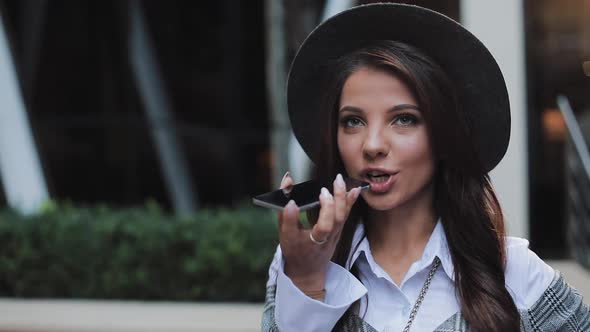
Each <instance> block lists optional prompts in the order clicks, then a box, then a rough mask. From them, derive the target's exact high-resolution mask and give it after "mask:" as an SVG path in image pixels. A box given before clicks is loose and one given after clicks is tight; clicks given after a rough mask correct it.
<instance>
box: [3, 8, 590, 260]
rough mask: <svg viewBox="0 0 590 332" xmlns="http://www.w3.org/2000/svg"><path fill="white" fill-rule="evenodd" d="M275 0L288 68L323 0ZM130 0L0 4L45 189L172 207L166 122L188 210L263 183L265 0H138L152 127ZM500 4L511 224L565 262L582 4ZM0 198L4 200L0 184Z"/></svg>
mask: <svg viewBox="0 0 590 332" xmlns="http://www.w3.org/2000/svg"><path fill="white" fill-rule="evenodd" d="M276 1H281V3H282V5H283V10H284V21H283V24H284V38H285V44H284V47H285V57H286V59H285V63H286V64H288V63H289V62H290V60H291V59H292V57H293V56H294V54H295V51H296V50H297V47H298V45H299V44H300V43H301V42H302V41H303V39H304V38H305V36H306V35H307V33H309V31H310V30H311V29H312V28H313V27H314V26H315V25H316V24H317V23H319V21H320V19H321V16H322V13H323V10H324V8H325V6H326V4H327V1H326V0H317V1H314V0H303V1H302V0H276ZM370 2H374V1H356V3H357V4H364V3H370ZM399 2H405V3H412V4H417V5H421V6H424V7H428V8H431V9H434V10H437V11H439V12H442V13H444V14H446V15H448V16H450V17H452V18H454V19H456V20H459V21H465V20H466V15H478V14H470V13H472V12H471V11H468V10H467V7H468V6H473V3H475V2H470V1H467V0H461V1H460V0H444V1H443V0H420V1H418V0H416V1H399ZM129 3H130V2H127V1H116V0H105V1H99V2H96V1H74V0H60V1H58V0H41V1H35V0H25V1H18V0H0V14H1V15H2V18H3V21H4V25H5V28H6V31H7V35H8V37H9V41H10V47H11V51H12V55H13V59H14V64H15V67H16V71H17V73H18V78H19V84H20V91H21V92H22V97H23V100H24V103H25V105H26V110H27V113H28V116H29V121H30V126H31V128H32V132H33V135H34V141H35V144H36V146H37V149H38V152H39V158H40V161H41V165H42V169H43V174H44V176H45V180H46V182H47V186H48V190H49V193H50V196H51V197H52V198H54V199H56V200H71V201H73V202H75V203H78V204H95V203H107V204H110V205H114V206H129V205H137V204H142V203H144V202H145V201H146V200H147V199H150V198H151V199H154V200H156V201H157V202H159V203H161V204H162V205H163V206H164V207H166V208H169V209H172V206H173V202H172V198H171V196H170V192H169V191H168V190H167V188H166V186H167V183H166V179H165V176H164V174H163V170H162V164H161V163H160V161H159V160H158V158H159V157H158V153H159V152H158V149H157V148H156V146H155V142H154V136H153V132H154V131H159V130H164V131H165V130H172V131H173V133H174V135H175V137H176V138H177V142H178V146H179V147H180V151H181V153H182V155H183V158H184V160H185V161H186V165H187V169H188V176H187V178H186V179H185V181H188V182H190V184H191V186H192V187H193V188H194V190H195V192H197V193H198V195H197V196H196V197H198V198H197V199H198V201H199V203H200V204H199V205H200V206H215V205H234V206H235V205H237V204H239V203H240V202H242V201H249V197H251V196H252V195H254V194H256V193H260V192H264V191H267V190H270V189H271V188H272V181H273V180H272V179H271V174H272V171H273V167H274V166H275V163H276V160H277V158H278V157H277V156H276V155H274V154H273V152H272V149H271V142H270V131H271V129H272V127H273V124H272V123H271V121H270V120H269V119H270V118H271V110H270V106H269V98H268V97H269V96H268V87H267V85H268V84H267V83H268V82H267V79H268V77H267V75H266V73H265V70H266V69H265V68H266V62H267V61H268V59H267V58H266V57H267V54H268V53H267V49H268V47H270V46H269V45H268V42H267V39H266V37H265V36H266V29H267V24H268V21H267V20H265V11H266V10H267V8H268V1H266V2H265V1H263V0H257V1H244V0H238V1H233V0H222V1H166V2H164V1H155V0H144V1H140V2H139V3H140V5H141V9H142V12H143V15H144V17H145V22H146V26H147V33H148V35H149V36H150V38H151V41H152V44H153V51H154V54H153V56H154V58H155V59H156V62H157V66H158V68H159V70H160V74H161V77H160V78H161V81H162V84H161V86H162V90H164V93H165V95H166V96H167V100H169V104H168V108H169V109H168V111H169V113H170V117H168V118H166V119H164V120H163V121H159V122H158V125H157V126H156V127H157V128H154V125H153V124H151V123H150V121H149V119H148V117H147V115H146V112H145V111H144V109H145V107H146V105H145V103H146V101H145V99H144V98H142V94H141V91H140V90H139V89H140V87H139V85H138V82H137V79H136V78H135V76H134V73H133V67H132V63H131V62H132V60H131V59H130V56H129V54H130V52H131V50H130V48H131V47H132V45H131V41H130V39H129V36H130V27H131V24H132V22H131V17H132V13H131V11H132V10H133V9H132V8H131V7H130V5H129ZM499 3H502V2H499ZM505 3H506V8H502V7H500V8H499V9H500V11H499V12H502V9H505V11H504V12H506V11H509V13H513V10H514V9H513V7H508V4H510V6H515V5H516V6H518V8H519V10H521V12H520V11H519V12H517V13H516V15H517V17H516V19H515V20H513V22H514V23H515V24H516V25H517V26H520V28H521V31H520V32H519V33H522V35H523V40H522V41H521V42H520V48H521V49H522V59H520V60H522V66H524V68H522V66H520V67H519V68H518V69H519V70H522V73H523V77H522V79H523V84H522V89H523V91H522V98H523V105H524V110H523V111H524V115H523V121H524V122H523V124H522V128H520V127H519V128H518V129H519V130H522V132H520V133H517V134H522V135H523V137H524V143H523V145H522V146H523V147H524V151H526V152H525V153H524V154H521V157H522V158H521V159H522V160H521V159H518V160H519V161H517V162H516V163H517V164H518V165H519V166H521V167H523V169H524V171H525V173H524V174H525V175H524V176H526V181H523V182H522V183H523V186H524V187H523V190H524V195H525V196H526V197H525V198H524V199H523V200H522V203H518V204H520V205H521V206H520V207H519V208H520V209H522V211H524V212H523V214H522V215H524V216H525V217H522V218H521V219H526V220H524V221H522V224H523V225H524V226H523V227H525V235H528V237H529V238H530V239H531V245H532V247H533V248H534V249H535V250H536V251H537V252H539V253H540V254H541V255H542V256H545V257H555V258H558V257H563V256H565V255H567V254H568V250H569V249H568V245H567V242H568V240H567V213H566V211H567V209H566V207H567V197H568V196H567V189H566V174H567V169H566V167H565V165H566V164H565V156H566V154H565V151H566V148H565V147H566V141H567V135H568V133H567V129H566V128H565V125H564V123H563V119H562V118H561V115H560V113H559V111H558V110H557V106H556V104H555V97H556V96H557V94H565V95H567V96H568V97H569V98H570V100H571V102H572V106H573V109H574V111H576V114H577V115H578V116H579V117H582V114H584V113H585V114H587V113H588V112H590V110H589V108H590V78H588V77H585V76H584V74H583V71H582V69H581V64H582V62H583V61H584V60H586V61H587V60H589V59H590V25H588V24H587V23H586V22H589V21H590V3H588V1H584V0H562V1H558V2H557V1H550V0H523V1H520V2H518V1H516V2H515V1H512V0H510V1H506V2H505ZM496 5H497V4H496ZM497 6H498V5H497ZM500 6H503V5H500ZM466 12H467V14H466ZM505 18H506V17H505V16H504V17H496V16H493V15H492V17H489V18H488V19H487V20H486V21H485V24H486V26H485V27H484V28H487V29H488V30H489V31H492V38H497V40H501V38H503V36H502V34H503V33H505V32H503V31H502V29H501V25H502V24H504V23H505V22H504V21H503V20H505ZM464 23H468V22H464ZM468 28H469V25H468ZM480 28H481V27H479V28H478V29H480ZM496 30H497V34H496V35H494V33H493V32H494V31H496ZM474 33H475V32H474ZM476 34H477V33H476ZM484 42H485V40H484ZM492 53H493V52H492ZM494 55H495V56H496V54H494ZM520 60H519V61H520ZM517 67H518V66H517ZM503 69H504V68H503ZM285 70H286V68H285ZM505 74H507V76H509V75H511V73H505ZM511 97H512V95H511ZM282 130H287V131H288V130H289V128H282ZM586 134H588V133H586ZM0 181H1V179H0ZM0 183H1V182H0ZM519 197H520V196H519ZM518 202H520V201H518ZM0 204H2V205H6V204H7V200H6V197H5V194H4V193H0ZM519 235H520V234H519Z"/></svg>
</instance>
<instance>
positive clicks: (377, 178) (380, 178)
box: [367, 171, 391, 183]
mask: <svg viewBox="0 0 590 332" xmlns="http://www.w3.org/2000/svg"><path fill="white" fill-rule="evenodd" d="M390 177H391V174H387V173H383V172H378V171H370V172H367V180H369V182H375V183H383V182H387V180H389V178H390Z"/></svg>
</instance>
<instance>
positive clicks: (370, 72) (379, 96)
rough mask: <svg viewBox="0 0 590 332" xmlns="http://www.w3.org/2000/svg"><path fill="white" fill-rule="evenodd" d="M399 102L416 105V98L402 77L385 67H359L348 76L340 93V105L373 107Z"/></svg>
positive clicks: (388, 105) (386, 106) (389, 105)
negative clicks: (384, 68)
mask: <svg viewBox="0 0 590 332" xmlns="http://www.w3.org/2000/svg"><path fill="white" fill-rule="evenodd" d="M397 104H414V105H416V100H415V98H414V96H413V95H412V93H411V91H410V89H409V88H408V86H407V85H406V84H405V83H404V82H403V81H402V80H401V79H399V78H398V77H397V76H396V75H394V74H393V73H391V72H388V71H386V70H383V69H375V68H370V67H361V68H359V69H358V70H356V71H354V72H353V73H352V74H350V76H348V78H347V79H346V81H345V82H344V85H343V87H342V92H341V94H340V107H344V106H355V107H361V108H364V107H366V108H370V109H373V108H383V107H385V108H389V107H391V106H395V105H397Z"/></svg>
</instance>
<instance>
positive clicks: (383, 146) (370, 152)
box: [363, 128, 389, 160]
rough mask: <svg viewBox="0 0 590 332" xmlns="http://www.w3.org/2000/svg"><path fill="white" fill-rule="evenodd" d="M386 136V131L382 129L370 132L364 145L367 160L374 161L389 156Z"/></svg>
mask: <svg viewBox="0 0 590 332" xmlns="http://www.w3.org/2000/svg"><path fill="white" fill-rule="evenodd" d="M384 135H385V131H384V130H382V129H381V128H374V129H372V130H370V131H369V132H368V134H367V136H366V139H365V143H364V145H363V154H364V156H365V158H367V159H369V160H373V159H376V158H379V157H385V156H387V155H388V154H389V144H388V142H387V138H386V137H385V136H384Z"/></svg>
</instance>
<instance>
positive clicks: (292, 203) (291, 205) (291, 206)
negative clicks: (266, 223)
mask: <svg viewBox="0 0 590 332" xmlns="http://www.w3.org/2000/svg"><path fill="white" fill-rule="evenodd" d="M285 209H286V210H287V213H289V214H293V213H294V212H295V201H294V200H290V201H289V203H287V205H285Z"/></svg>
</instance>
